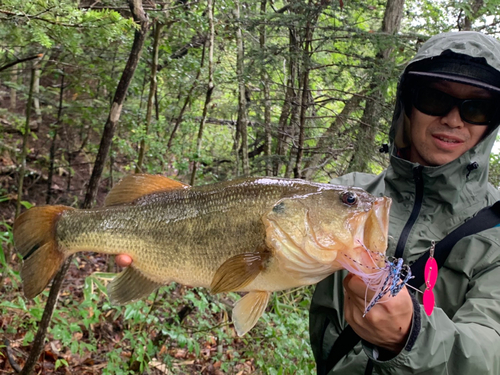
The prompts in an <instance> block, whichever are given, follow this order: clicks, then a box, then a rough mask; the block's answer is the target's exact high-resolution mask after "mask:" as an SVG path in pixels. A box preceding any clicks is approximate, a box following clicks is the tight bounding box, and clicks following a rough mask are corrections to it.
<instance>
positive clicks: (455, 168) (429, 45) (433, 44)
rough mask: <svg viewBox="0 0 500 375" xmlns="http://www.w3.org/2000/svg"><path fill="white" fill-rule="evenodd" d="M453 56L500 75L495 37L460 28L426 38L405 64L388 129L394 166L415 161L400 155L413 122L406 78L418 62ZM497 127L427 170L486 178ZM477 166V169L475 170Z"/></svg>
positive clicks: (456, 78) (450, 77)
mask: <svg viewBox="0 0 500 375" xmlns="http://www.w3.org/2000/svg"><path fill="white" fill-rule="evenodd" d="M450 56H451V58H464V59H468V60H469V61H473V63H474V64H476V65H482V66H483V67H484V71H485V72H486V73H488V74H490V73H491V72H493V73H494V74H495V75H496V74H498V76H499V77H500V42H499V41H498V40H496V39H495V38H492V37H490V36H487V35H484V34H481V33H479V32H474V31H461V32H448V33H443V34H439V35H435V36H433V37H432V38H430V39H429V40H427V41H426V42H425V43H424V44H423V45H422V47H421V48H420V49H419V51H418V53H417V54H416V55H415V57H414V58H413V59H412V60H411V61H410V63H409V64H408V65H407V66H406V68H405V70H404V72H403V74H402V75H401V77H400V80H399V84H398V90H397V98H396V108H395V111H394V116H393V119H392V125H391V130H390V132H389V137H390V154H391V164H392V165H393V166H394V167H395V166H396V165H400V166H401V167H403V166H404V165H407V166H409V165H412V166H415V165H416V164H414V163H410V162H408V161H406V160H403V159H400V158H399V157H398V156H397V155H398V149H399V148H403V147H405V146H407V145H408V136H407V134H408V130H409V126H410V124H409V120H408V118H407V117H406V115H405V111H404V102H403V94H402V92H403V86H404V84H405V80H408V76H409V72H413V70H415V67H416V66H422V65H423V64H426V63H427V62H430V63H432V62H433V60H442V59H443V58H449V57H450ZM436 58H438V59H436ZM431 76H432V75H431ZM434 77H437V78H441V79H442V78H443V75H442V74H441V75H440V74H437V75H435V76H434ZM446 79H448V80H452V81H457V82H462V83H468V84H471V82H470V80H469V81H467V79H464V78H463V77H460V76H454V75H453V74H446ZM472 84H474V83H472ZM477 86H481V87H485V84H483V83H482V82H478V84H477ZM405 118H406V119H405ZM497 128H498V125H497V126H496V127H495V128H492V129H491V130H490V132H489V133H488V134H487V136H486V137H485V138H484V139H482V140H481V141H480V142H479V143H478V144H477V145H476V146H475V147H473V148H472V149H470V150H469V151H467V152H466V153H465V154H463V155H462V156H461V157H459V158H458V159H456V160H454V161H452V162H450V163H448V164H445V165H442V166H438V167H425V168H424V170H426V171H428V173H430V174H431V175H435V174H439V173H440V171H446V175H447V176H448V177H449V176H451V175H453V174H454V173H457V172H458V174H459V175H461V176H467V178H468V177H469V174H470V175H472V173H474V174H475V175H476V178H480V180H482V181H481V182H487V175H488V173H487V172H488V165H489V155H490V152H491V149H492V147H493V144H494V143H495V139H496V134H497V131H498V130H497ZM395 159H399V160H395ZM395 164H396V165H395ZM451 164H453V165H451ZM471 168H472V170H471ZM474 169H478V171H476V172H473V170H474ZM410 170H411V168H410ZM469 172H470V173H469ZM478 172H479V173H478ZM482 174H484V176H483V177H481V176H480V175H482ZM460 179H464V178H463V177H460Z"/></svg>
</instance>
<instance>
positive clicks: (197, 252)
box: [13, 174, 391, 336]
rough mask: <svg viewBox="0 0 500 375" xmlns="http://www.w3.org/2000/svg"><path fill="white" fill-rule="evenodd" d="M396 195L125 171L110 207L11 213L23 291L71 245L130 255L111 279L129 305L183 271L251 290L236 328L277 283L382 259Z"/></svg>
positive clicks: (374, 264)
mask: <svg viewBox="0 0 500 375" xmlns="http://www.w3.org/2000/svg"><path fill="white" fill-rule="evenodd" d="M390 206H391V199H390V198H388V197H384V196H381V197H375V196H373V195H371V194H369V193H367V192H366V191H364V190H362V189H360V188H356V187H345V186H339V185H332V184H325V183H316V182H310V181H305V180H301V179H286V178H277V177H274V178H273V177H254V178H240V179H235V180H231V181H224V182H219V183H214V184H208V185H201V186H189V185H186V184H184V183H181V182H179V181H175V180H173V179H170V178H168V177H165V176H162V175H147V174H135V175H129V176H126V177H125V178H124V179H123V180H121V181H120V182H119V183H118V184H117V185H116V186H115V187H114V188H113V189H112V190H111V191H110V192H109V194H108V196H107V197H106V199H105V202H104V206H103V207H100V208H93V209H75V208H71V207H67V206H35V207H32V208H30V209H29V210H27V211H26V212H24V213H22V214H21V215H19V217H18V218H17V219H16V220H15V222H14V227H13V233H14V243H15V247H16V249H17V251H18V252H19V253H20V255H21V256H22V259H23V260H22V267H21V272H20V274H21V278H22V282H23V290H24V294H25V296H26V297H27V298H34V297H35V296H37V295H38V294H39V293H41V292H42V291H43V290H44V289H45V288H46V287H47V285H48V284H49V282H50V281H51V279H52V278H53V277H54V276H55V274H56V273H57V271H58V270H59V269H60V267H61V265H62V263H63V262H64V260H65V259H66V258H67V257H68V256H70V255H71V254H75V253H78V252H82V251H90V252H96V253H102V254H115V255H116V254H127V255H129V256H130V257H131V258H132V260H133V262H132V264H131V265H130V266H129V267H127V268H125V270H123V271H122V272H120V273H119V274H118V275H117V276H116V277H115V278H114V279H113V280H112V281H111V282H110V283H109V284H108V286H107V292H108V296H109V299H110V301H111V303H113V304H119V305H120V304H125V303H129V302H131V301H135V300H138V299H140V298H143V297H145V296H148V295H149V294H150V293H152V292H153V291H154V290H156V289H157V288H158V287H160V286H162V285H166V284H168V283H171V282H177V283H180V284H183V285H187V286H191V287H203V288H208V289H210V291H211V293H214V294H215V293H221V292H247V293H246V294H245V295H244V296H243V297H242V298H241V299H239V300H238V301H237V303H236V304H235V306H234V308H233V311H232V321H233V324H234V327H235V330H236V332H237V334H238V335H239V336H242V335H244V334H245V333H246V332H248V331H249V330H250V329H251V328H252V327H253V326H254V325H255V324H256V323H257V321H258V319H259V318H260V316H261V315H262V314H263V312H264V311H265V308H266V306H267V304H268V301H269V298H270V295H271V293H273V292H275V291H280V290H286V289H291V288H296V287H301V286H305V285H312V284H316V283H318V282H319V281H321V280H322V279H324V278H325V277H327V276H329V275H331V274H332V273H334V272H336V271H338V270H340V269H345V268H346V265H348V264H351V268H352V267H357V268H359V267H360V265H364V266H363V267H364V268H363V272H366V273H370V272H373V271H374V270H376V269H378V268H379V267H382V266H383V259H382V257H380V256H379V257H377V256H374V254H382V255H383V254H384V253H385V250H386V248H387V238H388V222H389V210H390Z"/></svg>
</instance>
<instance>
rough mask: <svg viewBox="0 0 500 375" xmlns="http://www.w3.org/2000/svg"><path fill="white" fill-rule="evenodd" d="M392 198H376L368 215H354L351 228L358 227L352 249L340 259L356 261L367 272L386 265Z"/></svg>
mask: <svg viewBox="0 0 500 375" xmlns="http://www.w3.org/2000/svg"><path fill="white" fill-rule="evenodd" d="M391 204H392V200H391V199H390V198H388V197H379V198H375V200H374V201H373V203H372V208H371V209H370V211H369V212H368V213H367V214H366V215H359V214H358V215H354V216H353V217H352V218H351V223H350V226H351V228H357V229H356V230H355V231H354V232H353V233H352V237H353V240H354V243H353V248H352V250H349V253H346V254H344V255H343V257H342V260H341V259H340V258H339V261H341V262H342V264H344V265H345V262H348V263H356V264H358V265H360V266H361V267H362V268H365V269H366V272H367V273H368V272H372V271H374V270H376V269H378V268H381V267H383V266H384V264H385V263H384V262H385V261H384V259H385V251H386V250H387V240H388V236H389V211H390V208H391Z"/></svg>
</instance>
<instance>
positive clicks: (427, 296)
mask: <svg viewBox="0 0 500 375" xmlns="http://www.w3.org/2000/svg"><path fill="white" fill-rule="evenodd" d="M435 247H436V243H435V242H434V241H432V242H431V248H430V249H429V259H427V262H426V263H425V268H424V278H425V291H424V295H423V297H422V301H423V303H424V310H425V313H426V314H427V315H429V316H430V315H431V314H432V311H433V310H434V305H435V304H436V300H435V298H434V291H433V289H434V285H436V280H437V277H438V265H437V262H436V259H434V249H435Z"/></svg>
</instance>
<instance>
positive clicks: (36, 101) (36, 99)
mask: <svg viewBox="0 0 500 375" xmlns="http://www.w3.org/2000/svg"><path fill="white" fill-rule="evenodd" d="M41 73H42V71H41V69H40V68H37V69H35V82H34V86H33V109H34V110H35V114H36V123H37V127H40V125H41V124H42V110H41V109H40V75H41Z"/></svg>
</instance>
